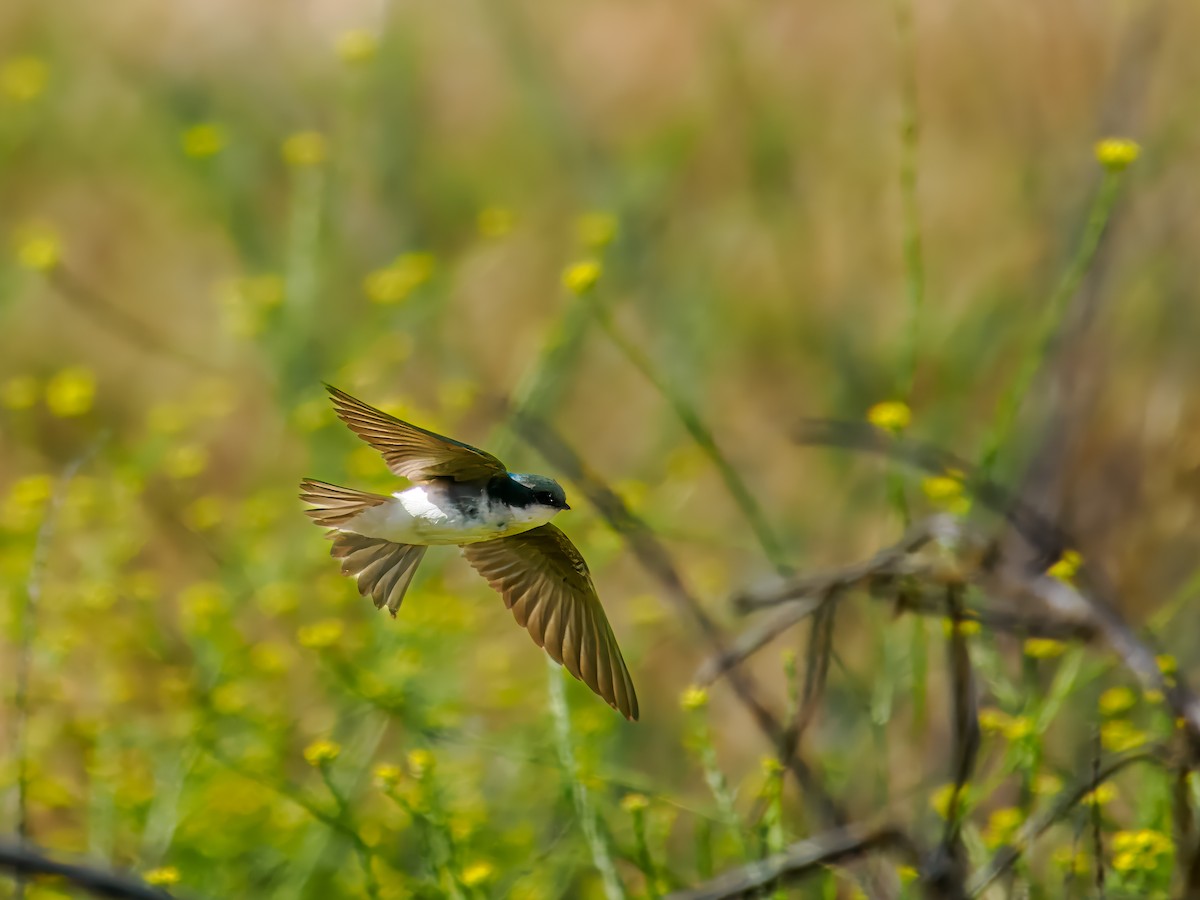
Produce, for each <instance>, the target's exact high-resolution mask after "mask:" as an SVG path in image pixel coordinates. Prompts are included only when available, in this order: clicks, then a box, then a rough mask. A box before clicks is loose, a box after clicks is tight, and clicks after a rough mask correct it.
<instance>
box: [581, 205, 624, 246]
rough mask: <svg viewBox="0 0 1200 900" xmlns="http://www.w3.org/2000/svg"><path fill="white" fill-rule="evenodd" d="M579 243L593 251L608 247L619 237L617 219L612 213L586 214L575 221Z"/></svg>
mask: <svg viewBox="0 0 1200 900" xmlns="http://www.w3.org/2000/svg"><path fill="white" fill-rule="evenodd" d="M575 233H576V234H577V235H578V236H579V242H580V243H581V244H583V246H585V247H587V248H589V249H591V250H600V249H603V248H604V247H607V246H608V245H609V244H611V243H612V242H613V240H614V239H615V238H616V236H617V217H616V216H614V215H613V214H612V213H606V212H590V213H584V214H583V215H582V216H580V217H579V218H578V219H576V220H575Z"/></svg>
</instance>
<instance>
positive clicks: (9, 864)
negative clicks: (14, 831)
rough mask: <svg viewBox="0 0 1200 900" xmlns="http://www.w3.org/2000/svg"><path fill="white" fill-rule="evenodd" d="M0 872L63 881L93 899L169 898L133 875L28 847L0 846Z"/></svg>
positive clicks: (150, 899)
mask: <svg viewBox="0 0 1200 900" xmlns="http://www.w3.org/2000/svg"><path fill="white" fill-rule="evenodd" d="M0 869H2V870H4V871H7V872H12V873H13V874H15V875H17V876H18V877H21V878H25V877H28V876H33V875H50V876H54V877H57V878H65V879H66V880H67V881H69V882H71V884H73V885H75V886H77V887H79V888H82V889H83V890H85V891H88V892H89V893H92V894H95V895H96V896H97V897H118V898H125V900H168V898H170V896H171V895H170V894H168V893H167V892H166V891H164V890H163V889H162V888H156V887H151V886H150V885H148V884H146V882H144V881H142V880H141V879H140V878H137V877H136V876H133V875H121V874H117V873H116V872H107V871H105V870H104V869H97V868H94V867H92V866H85V865H80V864H78V863H65V862H59V861H57V860H53V859H51V858H50V857H48V856H46V854H45V853H44V852H43V851H42V850H41V849H39V848H37V847H34V846H32V845H30V844H17V843H12V842H3V843H0Z"/></svg>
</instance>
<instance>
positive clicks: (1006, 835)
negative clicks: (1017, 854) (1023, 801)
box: [983, 806, 1025, 847]
mask: <svg viewBox="0 0 1200 900" xmlns="http://www.w3.org/2000/svg"><path fill="white" fill-rule="evenodd" d="M1023 821H1025V813H1023V812H1022V811H1021V810H1019V809H1017V808H1016V807H1015V806H1006V807H1003V808H1002V809H997V810H994V811H993V812H992V814H991V815H990V816H988V823H987V828H985V829H984V832H983V839H984V841H985V842H986V843H987V845H988V846H989V847H998V846H1000V845H1001V844H1007V843H1009V842H1010V841H1012V839H1013V836H1014V835H1015V834H1016V833H1017V829H1018V828H1020V827H1021V823H1022V822H1023Z"/></svg>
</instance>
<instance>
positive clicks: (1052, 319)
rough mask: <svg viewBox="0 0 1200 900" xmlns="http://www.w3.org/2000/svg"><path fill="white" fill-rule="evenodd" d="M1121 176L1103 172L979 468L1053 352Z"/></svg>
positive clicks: (995, 452) (988, 461) (985, 467)
mask: <svg viewBox="0 0 1200 900" xmlns="http://www.w3.org/2000/svg"><path fill="white" fill-rule="evenodd" d="M1121 180H1122V178H1121V173H1120V172H1114V171H1112V170H1106V171H1105V173H1104V180H1103V181H1102V182H1101V184H1100V189H1099V190H1098V191H1097V192H1096V196H1095V198H1094V199H1093V200H1092V207H1091V210H1090V211H1089V213H1088V218H1087V225H1086V227H1085V228H1084V232H1083V239H1082V240H1081V241H1080V242H1079V247H1078V248H1077V249H1076V251H1075V255H1074V256H1073V257H1072V258H1071V262H1070V264H1069V265H1068V266H1067V271H1066V272H1065V273H1064V274H1063V277H1062V279H1061V280H1060V281H1059V283H1058V287H1057V288H1055V290H1054V293H1053V294H1051V296H1050V300H1049V302H1048V303H1047V304H1046V310H1045V312H1044V314H1043V315H1042V321H1041V326H1040V328H1039V329H1038V337H1037V342H1036V344H1035V345H1034V347H1032V348H1031V349H1030V352H1029V353H1027V354H1026V355H1025V357H1024V359H1023V360H1022V361H1021V366H1020V368H1019V369H1018V370H1017V374H1016V376H1015V377H1014V378H1013V380H1012V383H1011V384H1010V385H1009V388H1008V391H1007V392H1006V393H1005V394H1004V396H1003V397H1002V398H1001V400H1000V404H999V406H998V407H997V410H996V421H995V423H994V425H993V427H992V433H991V436H990V437H989V439H988V442H987V444H986V445H985V449H984V452H983V457H982V460H981V462H980V468H981V470H982V472H983V474H984V475H985V476H986V475H987V474H989V473H990V472H991V470H992V468H993V466H994V465H995V462H996V458H997V456H999V453H1000V449H1001V448H1002V447H1003V446H1004V443H1005V441H1006V440H1007V439H1008V435H1009V432H1010V431H1011V430H1012V426H1013V422H1014V421H1015V419H1016V417H1017V413H1018V412H1019V411H1020V408H1021V403H1022V402H1023V401H1024V399H1025V395H1026V394H1028V393H1029V388H1030V386H1031V385H1032V384H1033V379H1034V377H1035V376H1036V375H1037V372H1038V369H1039V368H1040V367H1041V365H1042V364H1043V363H1044V362H1045V360H1046V359H1047V357H1048V356H1049V354H1050V349H1051V347H1052V346H1053V344H1054V339H1055V337H1056V336H1057V334H1058V332H1059V326H1060V325H1061V324H1062V320H1063V317H1064V316H1065V315H1066V311H1067V304H1068V303H1069V302H1070V300H1071V298H1072V297H1074V296H1075V293H1076V291H1078V290H1079V285H1080V283H1081V282H1082V281H1083V276H1084V275H1085V274H1087V270H1088V268H1089V267H1090V266H1091V264H1092V260H1093V259H1094V258H1095V256H1096V249H1097V247H1099V246H1100V238H1101V237H1102V236H1103V234H1104V229H1105V227H1106V226H1107V225H1108V220H1109V219H1110V218H1111V216H1112V211H1113V207H1114V206H1115V205H1116V201H1117V196H1118V194H1119V191H1120V187H1121Z"/></svg>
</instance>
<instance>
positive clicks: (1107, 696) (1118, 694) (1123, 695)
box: [1099, 685, 1137, 716]
mask: <svg viewBox="0 0 1200 900" xmlns="http://www.w3.org/2000/svg"><path fill="white" fill-rule="evenodd" d="M1135 703H1137V695H1136V694H1134V692H1133V690H1132V689H1130V688H1127V687H1125V686H1124V685H1122V686H1120V687H1111V688H1109V689H1108V690H1107V691H1105V692H1104V693H1103V694H1101V695H1100V701H1099V706H1100V712H1102V713H1104V715H1106V716H1119V715H1121V713H1125V712H1128V711H1129V710H1131V709H1133V706H1134V704H1135Z"/></svg>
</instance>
